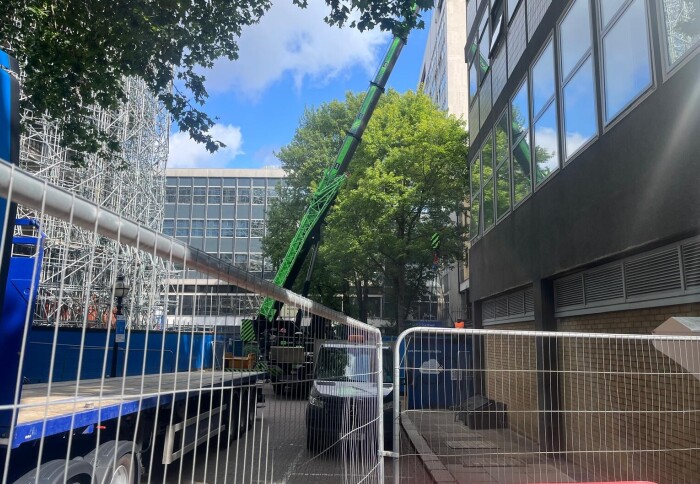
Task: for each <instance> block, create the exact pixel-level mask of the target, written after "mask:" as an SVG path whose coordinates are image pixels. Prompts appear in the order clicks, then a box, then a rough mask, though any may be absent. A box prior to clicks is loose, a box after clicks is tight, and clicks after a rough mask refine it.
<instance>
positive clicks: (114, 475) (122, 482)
mask: <svg viewBox="0 0 700 484" xmlns="http://www.w3.org/2000/svg"><path fill="white" fill-rule="evenodd" d="M137 449H138V446H137ZM133 450H134V443H133V442H130V441H120V442H117V441H114V440H111V441H109V442H105V443H104V444H102V445H100V447H99V449H96V450H93V451H92V452H90V453H89V454H88V455H86V456H85V461H86V462H89V463H90V465H91V466H92V465H93V464H94V466H95V475H94V478H93V482H94V483H96V484H138V482H140V480H141V472H140V471H141V467H140V466H139V464H138V459H137V456H136V454H134V452H133Z"/></svg>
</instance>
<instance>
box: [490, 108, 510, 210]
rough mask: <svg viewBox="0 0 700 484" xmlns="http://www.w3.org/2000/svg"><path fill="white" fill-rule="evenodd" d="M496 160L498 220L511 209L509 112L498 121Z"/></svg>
mask: <svg viewBox="0 0 700 484" xmlns="http://www.w3.org/2000/svg"><path fill="white" fill-rule="evenodd" d="M494 143H495V147H494V160H495V165H496V220H501V219H502V218H503V217H504V216H505V215H506V214H507V213H508V212H509V211H510V157H509V156H508V155H509V153H510V147H509V145H508V112H507V111H506V112H504V113H503V114H502V115H501V118H500V119H499V120H498V122H497V123H496V136H495V137H494Z"/></svg>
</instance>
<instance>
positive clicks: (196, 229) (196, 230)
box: [190, 220, 204, 237]
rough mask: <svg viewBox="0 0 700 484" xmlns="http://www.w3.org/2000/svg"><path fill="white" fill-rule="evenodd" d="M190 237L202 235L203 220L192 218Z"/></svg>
mask: <svg viewBox="0 0 700 484" xmlns="http://www.w3.org/2000/svg"><path fill="white" fill-rule="evenodd" d="M190 235H192V237H204V220H192V232H190Z"/></svg>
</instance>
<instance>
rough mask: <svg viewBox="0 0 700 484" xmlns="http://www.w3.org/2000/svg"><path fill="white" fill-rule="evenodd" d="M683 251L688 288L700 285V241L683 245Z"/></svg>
mask: <svg viewBox="0 0 700 484" xmlns="http://www.w3.org/2000/svg"><path fill="white" fill-rule="evenodd" d="M681 251H682V254H683V274H684V275H685V287H686V289H687V288H690V287H700V241H698V242H693V243H692V244H687V245H684V246H682V248H681Z"/></svg>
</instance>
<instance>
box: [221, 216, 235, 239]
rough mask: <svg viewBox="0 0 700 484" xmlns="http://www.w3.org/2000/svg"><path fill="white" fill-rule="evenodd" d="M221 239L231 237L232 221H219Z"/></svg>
mask: <svg viewBox="0 0 700 484" xmlns="http://www.w3.org/2000/svg"><path fill="white" fill-rule="evenodd" d="M221 237H225V238H230V237H233V220H222V221H221Z"/></svg>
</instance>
